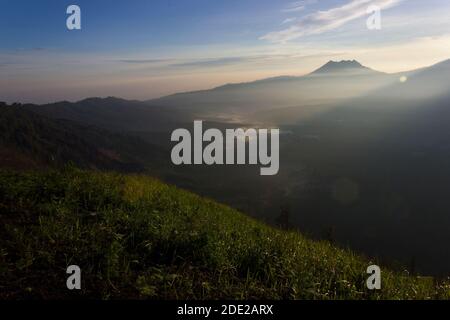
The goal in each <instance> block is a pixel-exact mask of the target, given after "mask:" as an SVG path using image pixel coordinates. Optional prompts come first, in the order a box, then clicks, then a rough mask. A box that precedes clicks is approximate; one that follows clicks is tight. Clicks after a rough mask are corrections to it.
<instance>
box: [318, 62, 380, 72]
mask: <svg viewBox="0 0 450 320" xmlns="http://www.w3.org/2000/svg"><path fill="white" fill-rule="evenodd" d="M361 72H377V71H374V70H372V69H370V68H367V67H365V66H363V65H362V64H361V63H359V62H358V61H356V60H342V61H328V62H327V63H326V64H324V65H323V66H322V67H320V68H319V69H317V70H316V71H314V72H312V74H342V73H361Z"/></svg>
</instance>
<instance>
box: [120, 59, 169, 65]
mask: <svg viewBox="0 0 450 320" xmlns="http://www.w3.org/2000/svg"><path fill="white" fill-rule="evenodd" d="M169 61H171V60H170V59H122V60H119V62H123V63H131V64H156V63H164V62H169Z"/></svg>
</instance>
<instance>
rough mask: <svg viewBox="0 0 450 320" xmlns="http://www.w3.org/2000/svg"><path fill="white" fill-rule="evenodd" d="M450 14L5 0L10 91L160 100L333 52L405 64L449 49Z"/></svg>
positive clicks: (5, 67)
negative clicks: (71, 20)
mask: <svg viewBox="0 0 450 320" xmlns="http://www.w3.org/2000/svg"><path fill="white" fill-rule="evenodd" d="M71 4H77V5H79V6H80V8H81V16H82V30H77V31H69V30H67V28H66V19H67V16H68V15H67V14H66V8H67V7H68V6H69V5H71ZM371 4H375V5H378V6H379V7H380V8H381V9H382V11H381V13H382V29H381V30H368V29H367V27H366V20H367V18H368V15H367V13H366V8H367V7H368V6H369V5H371ZM449 17H450V2H449V1H448V0H428V1H423V0H300V1H295V0H277V1H274V0H151V1H150V0H130V1H107V0H72V1H61V0H53V1H52V0H38V1H31V0H28V1H24V0H0V100H5V101H9V102H11V101H23V102H37V103H42V102H50V101H55V100H63V99H66V100H77V99H82V98H84V97H87V96H109V95H116V96H122V97H125V98H136V99H149V98H153V97H158V96H161V95H165V94H170V93H173V92H178V91H184V90H195V89H203V88H209V87H214V86H216V85H220V84H223V83H228V82H241V81H250V80H255V79H259V78H264V77H270V76H277V75H284V74H291V75H301V74H305V73H308V72H310V71H312V70H313V69H314V68H317V67H319V66H320V65H321V64H323V63H325V62H327V61H328V60H330V59H333V60H340V59H357V60H359V61H361V62H362V63H363V64H365V65H367V66H369V67H372V68H375V69H378V70H381V71H386V72H399V71H404V70H409V69H414V68H418V67H422V66H426V65H430V64H433V63H436V62H438V61H440V60H444V59H448V58H450V41H449V40H450V19H449Z"/></svg>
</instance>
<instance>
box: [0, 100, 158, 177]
mask: <svg viewBox="0 0 450 320" xmlns="http://www.w3.org/2000/svg"><path fill="white" fill-rule="evenodd" d="M0 132H1V133H2V134H1V135H0V166H3V167H12V168H16V169H27V168H39V167H49V166H61V165H64V164H66V163H68V162H73V163H74V164H76V165H77V166H79V167H83V168H90V169H107V170H119V171H125V172H142V171H144V170H145V169H146V168H145V167H146V166H147V165H148V164H149V163H157V161H158V159H161V158H162V152H161V151H160V150H159V149H158V148H157V147H155V146H153V145H149V144H148V143H146V142H144V141H143V140H142V139H139V138H137V137H134V136H129V135H124V134H120V133H112V132H109V131H106V130H104V129H100V128H96V127H92V126H86V125H81V124H78V123H75V122H72V121H68V120H55V119H50V118H47V117H45V116H41V115H38V114H36V113H34V112H31V111H28V110H27V109H26V108H25V107H23V106H6V105H3V106H1V108H0Z"/></svg>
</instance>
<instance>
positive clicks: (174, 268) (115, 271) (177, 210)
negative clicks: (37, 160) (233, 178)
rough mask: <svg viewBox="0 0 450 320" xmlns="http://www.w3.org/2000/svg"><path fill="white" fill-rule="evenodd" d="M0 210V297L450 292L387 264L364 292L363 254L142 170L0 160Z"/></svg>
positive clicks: (414, 295) (418, 295) (415, 295)
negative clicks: (71, 271) (73, 270)
mask: <svg viewBox="0 0 450 320" xmlns="http://www.w3.org/2000/svg"><path fill="white" fill-rule="evenodd" d="M0 220H1V223H0V299H22V298H23V299H25V298H35V299H41V298H47V299H48V298H57V299H60V298H61V299H66V298H102V299H114V298H125V299H128V298H152V299H162V298H164V299H216V298H224V299H257V298H258V299H333V298H337V299H380V298H385V299H400V298H406V299H429V298H450V286H449V285H448V284H447V285H444V284H443V283H441V284H439V285H438V284H436V283H435V282H434V281H433V279H420V278H415V277H409V276H406V275H405V274H403V275H402V274H397V273H394V272H390V271H386V270H385V269H383V274H382V276H383V282H382V290H381V291H379V292H377V293H374V292H368V291H367V290H366V289H365V281H366V277H367V275H366V274H365V270H366V268H367V266H369V265H370V264H371V263H372V262H371V261H369V260H367V259H365V258H362V257H360V256H357V255H355V254H353V253H352V252H350V251H346V250H342V249H338V248H336V247H334V246H332V245H331V244H329V243H327V242H313V241H311V240H308V239H306V238H305V237H303V236H302V235H300V234H299V233H296V232H286V231H280V230H276V229H273V228H270V227H268V226H266V225H264V224H261V223H259V222H256V221H254V220H252V219H250V218H248V217H246V216H245V215H243V214H241V213H239V212H237V211H234V210H232V209H230V208H228V207H226V206H223V205H220V204H217V203H215V202H213V201H210V200H207V199H203V198H200V197H198V196H196V195H193V194H190V193H188V192H185V191H182V190H179V189H176V188H174V187H171V186H168V185H165V184H162V183H160V182H158V181H156V180H154V179H151V178H148V177H143V176H137V175H134V176H125V175H119V174H107V173H98V172H89V171H81V170H78V169H74V168H70V167H68V168H66V169H64V170H62V171H49V172H41V173H16V172H10V171H2V172H1V173H0ZM72 264H75V265H79V266H80V268H81V269H82V290H81V292H72V291H69V290H67V289H66V277H67V275H66V268H67V266H68V265H72Z"/></svg>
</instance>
